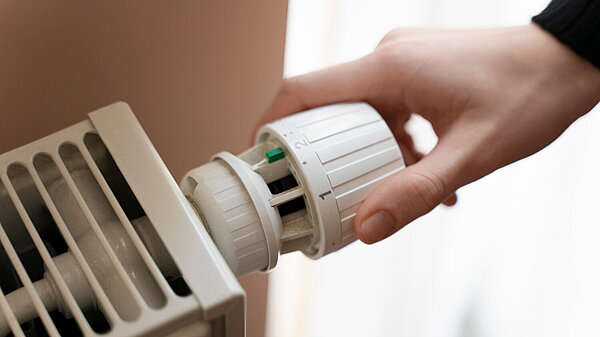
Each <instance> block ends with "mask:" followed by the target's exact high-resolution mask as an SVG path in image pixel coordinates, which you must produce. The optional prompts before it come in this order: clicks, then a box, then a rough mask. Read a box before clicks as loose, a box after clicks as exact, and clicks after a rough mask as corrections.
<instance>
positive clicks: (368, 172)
mask: <svg viewBox="0 0 600 337" xmlns="http://www.w3.org/2000/svg"><path fill="white" fill-rule="evenodd" d="M268 141H270V142H277V143H280V144H282V145H283V147H284V151H285V152H286V155H287V156H288V157H291V159H290V158H288V160H289V161H291V162H292V165H293V166H294V168H295V170H296V172H295V173H296V175H297V176H298V177H299V178H300V180H301V184H302V185H303V186H304V188H305V189H306V190H307V191H308V193H307V195H306V196H307V199H308V200H309V202H310V206H311V207H310V208H311V210H312V212H313V221H314V222H316V228H317V229H318V232H317V233H315V234H316V235H314V237H313V244H312V246H311V247H308V248H307V249H305V250H304V252H305V254H307V255H308V256H310V257H313V258H318V257H320V256H323V255H325V254H327V253H329V252H332V251H335V250H338V249H339V248H341V247H343V246H345V245H347V244H349V243H351V242H353V241H354V240H356V236H355V234H354V230H353V225H352V224H353V220H354V216H355V215H356V210H357V209H358V206H359V205H360V203H361V202H362V201H363V200H364V199H365V198H366V197H367V196H368V195H369V194H370V193H371V192H372V191H373V190H374V189H375V188H376V187H377V186H378V185H379V184H380V183H381V182H382V181H383V180H384V179H385V178H387V177H389V176H390V175H392V174H394V173H396V172H398V171H399V170H401V169H403V168H404V167H405V166H404V161H403V158H402V153H401V152H400V149H399V147H398V144H397V143H396V140H395V138H394V135H393V134H392V132H391V131H390V129H389V128H388V126H387V124H386V123H385V121H384V120H383V119H382V118H381V116H380V115H379V114H378V113H377V111H375V109H373V108H372V107H371V106H370V105H368V104H366V103H350V104H336V105H329V106H325V107H321V108H317V109H312V110H309V111H305V112H302V113H298V114H295V115H292V116H289V117H286V118H282V119H280V120H278V121H275V122H273V123H271V124H267V125H265V126H263V127H262V128H261V129H260V130H259V132H258V135H257V142H259V143H260V142H268Z"/></svg>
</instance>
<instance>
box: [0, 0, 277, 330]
mask: <svg viewBox="0 0 600 337" xmlns="http://www.w3.org/2000/svg"><path fill="white" fill-rule="evenodd" d="M286 9H287V2H286V1H283V0H256V1H235V0H219V1H216V0H214V1H209V0H204V1H173V2H166V1H164V2H157V1H140V0H136V1H123V2H112V1H96V2H79V1H59V2H50V1H46V2H22V1H18V0H14V1H7V0H4V1H1V2H0V153H2V152H5V151H7V150H10V149H12V148H15V147H17V146H20V145H22V144H26V143H28V142H30V141H33V140H35V139H38V138H40V137H42V136H44V135H47V134H49V133H51V132H53V131H57V130H60V129H62V128H64V127H66V126H68V125H71V124H73V123H75V122H78V121H80V120H82V119H84V118H85V114H86V113H87V112H89V111H91V110H94V109H97V108H99V107H102V106H104V105H107V104H110V103H112V102H115V101H119V100H122V101H126V102H128V103H129V104H130V105H131V107H132V109H133V111H134V112H135V114H136V115H137V116H138V118H139V120H140V122H141V123H142V126H143V127H144V128H145V130H146V132H147V133H148V135H149V136H150V138H151V139H152V141H153V143H154V145H155V146H156V148H157V149H158V152H159V153H160V154H161V156H162V158H163V159H164V161H165V162H166V164H167V166H168V167H169V169H170V170H171V172H172V173H173V175H174V176H175V178H176V179H179V178H180V177H181V176H182V175H183V174H184V173H185V171H186V170H188V169H190V168H193V167H194V166H197V165H199V164H201V163H203V162H205V161H206V160H207V159H208V158H209V157H210V155H211V154H213V153H215V152H217V151H220V150H229V151H232V152H234V153H236V152H239V151H241V150H243V149H244V148H245V147H247V146H248V145H249V144H248V141H249V139H250V136H251V135H250V133H251V129H252V126H253V124H254V123H255V122H256V120H257V119H258V115H259V114H260V113H261V111H262V110H263V109H264V108H265V107H266V105H267V104H268V102H269V101H270V99H271V98H272V96H273V94H274V92H275V90H276V88H277V86H278V84H279V81H280V79H281V75H282V68H283V46H284V36H285V19H286ZM242 283H243V284H244V286H245V287H246V289H247V290H248V293H249V296H248V308H249V315H248V335H249V336H262V335H263V334H264V317H265V316H264V312H265V298H266V277H264V276H251V277H247V278H245V279H244V280H243V282H242Z"/></svg>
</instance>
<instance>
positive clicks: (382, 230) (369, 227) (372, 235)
mask: <svg viewBox="0 0 600 337" xmlns="http://www.w3.org/2000/svg"><path fill="white" fill-rule="evenodd" d="M360 229H361V234H362V235H361V239H362V240H363V241H364V242H365V243H373V242H377V241H380V240H383V239H385V238H387V237H388V236H390V235H392V233H394V231H395V230H396V219H395V218H394V217H393V216H392V215H391V214H390V213H389V212H387V211H377V212H375V213H373V215H371V216H370V217H368V218H367V220H365V221H363V223H362V225H361V228H360Z"/></svg>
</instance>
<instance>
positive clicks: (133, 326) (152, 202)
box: [0, 103, 404, 337]
mask: <svg viewBox="0 0 600 337" xmlns="http://www.w3.org/2000/svg"><path fill="white" fill-rule="evenodd" d="M96 132H97V133H96ZM88 151H89V152H88ZM82 153H84V154H85V155H82ZM111 154H112V157H111ZM22 163H27V164H22ZM56 163H59V164H60V166H57V164H56ZM2 165H5V166H6V167H8V169H7V170H6V171H5V173H6V172H8V173H10V172H12V173H10V174H9V175H8V176H7V177H4V176H3V174H0V198H3V199H1V200H2V201H3V202H4V204H3V207H4V208H3V209H0V248H3V250H2V251H0V253H3V254H4V250H5V251H6V252H7V253H8V254H7V255H6V256H7V258H8V259H9V262H10V263H11V264H10V266H8V267H6V264H4V266H5V267H6V268H4V269H2V270H8V271H12V270H16V271H17V274H19V278H20V279H21V280H24V282H23V283H24V285H25V286H23V287H18V286H13V289H11V291H10V292H9V293H7V294H6V295H4V290H3V289H0V337H4V336H6V335H7V334H8V333H9V332H10V331H11V329H12V331H19V324H22V323H25V322H28V321H31V320H32V319H34V318H36V317H40V318H42V321H43V323H44V326H45V327H46V328H47V329H50V330H49V331H52V327H53V324H54V323H53V321H51V318H50V316H49V315H48V313H49V312H51V311H59V312H61V313H62V314H63V316H64V317H66V318H73V319H75V320H76V321H77V325H78V326H79V327H80V329H83V331H87V332H86V333H85V335H86V336H91V335H95V332H92V331H91V328H90V325H89V324H88V323H86V322H85V321H84V320H85V317H84V316H83V313H84V312H102V313H103V314H104V315H106V317H108V319H107V322H108V324H109V325H110V326H111V329H113V330H112V333H113V334H112V335H114V336H117V335H119V336H121V335H133V333H132V331H135V332H136V335H137V334H140V335H141V333H142V332H144V333H146V332H148V333H149V332H156V331H163V330H164V329H166V327H167V326H168V325H169V324H172V323H173V322H176V321H177V320H176V319H175V318H177V317H178V319H183V318H182V317H186V316H185V315H188V314H190V315H191V312H194V315H195V314H196V313H197V311H196V310H199V309H198V308H201V309H202V312H203V316H202V318H203V319H204V320H206V321H211V320H212V321H214V320H217V321H219V322H221V323H223V322H225V324H226V325H227V327H228V328H227V336H241V335H243V331H244V316H243V315H244V301H243V291H242V290H241V287H240V286H239V284H237V283H236V282H235V278H234V276H240V275H243V274H248V273H251V272H254V271H268V270H270V269H272V268H274V267H275V265H276V264H277V259H278V257H279V254H282V253H287V252H292V251H302V252H303V253H304V254H306V255H307V256H309V257H311V258H314V259H317V258H320V257H322V256H324V255H326V254H328V253H331V252H334V251H336V250H338V249H340V248H342V247H344V246H346V245H348V244H349V243H351V242H353V241H354V240H355V239H356V236H355V234H354V230H353V220H354V217H355V214H356V211H357V209H358V207H359V206H360V204H361V202H362V201H363V200H364V199H365V198H366V197H367V196H368V195H369V194H370V193H371V192H372V191H373V190H374V189H375V188H376V187H377V186H378V185H379V184H380V183H382V182H383V181H384V179H386V178H387V177H389V176H390V175H392V174H394V173H396V172H398V171H399V170H401V169H403V168H404V162H403V159H402V154H401V152H400V149H399V148H398V144H397V143H396V140H395V138H394V135H393V134H392V132H391V131H390V129H389V128H388V126H387V124H386V123H385V121H384V120H383V119H382V118H381V117H380V116H379V114H378V113H377V112H376V111H375V110H374V109H373V108H372V107H371V106H369V105H367V104H364V103H353V104H337V105H331V106H327V107H322V108H317V109H313V110H309V111H306V112H303V113H299V114H295V115H293V116H289V117H286V118H283V119H280V120H278V121H275V122H273V123H270V124H267V125H264V126H263V127H262V128H260V130H259V132H258V134H257V136H256V144H255V145H254V146H253V147H251V148H250V149H248V150H247V151H245V152H243V153H242V154H240V155H239V156H234V155H232V154H230V153H227V152H221V153H219V154H217V155H215V156H214V157H213V158H212V161H211V162H210V163H208V164H205V165H203V166H200V167H198V168H196V169H194V170H192V171H190V172H189V173H188V174H187V175H186V176H185V177H184V178H183V180H182V182H181V184H180V186H179V187H180V189H181V191H180V190H179V189H178V186H177V184H176V183H175V182H174V181H173V179H172V177H171V176H170V174H169V172H168V171H167V169H166V167H165V166H164V164H163V163H162V161H160V158H159V157H158V154H157V153H156V152H155V150H154V148H153V147H152V146H151V143H150V142H149V140H148V139H147V137H146V135H145V134H144V132H143V130H142V128H141V126H140V125H139V124H138V123H137V120H135V117H134V116H133V114H132V113H131V111H130V110H129V107H128V106H126V105H125V104H122V103H120V104H115V105H113V106H110V107H107V108H104V109H101V110H98V111H96V112H93V113H91V114H90V121H85V122H82V123H80V124H77V125H74V126H72V127H71V128H69V129H65V130H63V131H61V132H59V133H56V134H54V135H51V136H49V137H47V138H44V139H41V140H39V141H38V142H35V143H32V144H29V145H27V146H25V147H22V148H20V149H16V150H15V151H13V152H9V153H6V154H4V155H1V156H0V166H2ZM23 165H27V168H26V167H25V166H23ZM62 165H64V167H63V166H62ZM61 168H62V169H61ZM15 172H16V173H15ZM19 172H20V173H19ZM29 172H34V173H35V174H36V177H38V178H37V180H36V179H33V178H31V177H32V176H31V175H30V174H29ZM0 173H2V172H0ZM11 175H12V177H13V178H12V180H11V178H10V176H11ZM28 177H29V178H28ZM28 181H29V183H28ZM4 186H12V187H11V188H14V192H13V193H12V194H11V193H5V192H6V191H9V192H10V191H11V190H7V189H6V188H5V187H4ZM129 188H130V190H129ZM3 191H4V192H3ZM182 192H183V194H182ZM157 195H160V196H161V197H157ZM186 198H187V200H186ZM188 202H189V203H188ZM23 203H25V204H27V205H29V206H28V207H29V210H30V211H28V209H27V208H25V207H24V206H23ZM190 204H191V207H190ZM11 207H13V208H11ZM194 211H195V214H194ZM32 219H34V220H32ZM35 223H37V224H38V225H39V227H36V226H34V224H35ZM53 226H56V228H57V230H59V232H60V236H59V233H58V232H57V234H56V235H54V237H53V238H50V239H52V240H55V239H56V238H55V237H60V238H62V239H64V244H63V245H64V246H66V247H62V248H61V249H62V250H61V251H60V253H58V252H54V249H52V250H50V251H52V253H51V252H50V251H49V250H48V249H47V248H46V245H49V246H52V245H50V244H49V243H47V242H45V241H42V239H41V237H40V235H45V234H43V232H44V231H49V230H50V229H51V228H53ZM22 228H25V230H23V229H22ZM204 229H206V231H205V230H204ZM207 232H208V234H207ZM7 233H8V234H7ZM40 233H41V234H40ZM209 235H210V237H209ZM29 237H32V238H35V240H32V241H31V242H30V243H29V241H27V239H28V238H29ZM50 239H49V240H50ZM211 239H212V241H213V242H214V245H213V242H211ZM13 242H14V244H13ZM57 242H59V243H60V242H61V241H57ZM15 246H16V247H17V248H16V249H15V248H14V247H15ZM32 246H33V248H35V249H36V251H39V252H40V254H41V255H40V261H37V260H34V261H33V262H31V261H29V262H31V263H30V264H28V267H29V268H31V270H36V271H37V272H36V273H38V274H40V273H42V272H43V277H41V278H39V277H38V278H36V279H35V280H34V282H32V281H31V279H30V278H29V276H28V275H27V272H26V269H25V268H24V267H23V265H22V262H21V261H20V260H19V255H18V254H19V253H17V252H18V251H21V252H26V251H27V249H31V247H32ZM57 246H59V247H60V245H57ZM215 246H216V248H215ZM7 247H8V248H7ZM67 247H68V249H66V248H67ZM217 249H218V252H217ZM219 253H220V254H219ZM2 256H4V255H0V257H2ZM221 257H222V258H221ZM5 260H6V258H5ZM0 262H2V259H0ZM41 262H43V265H42V264H41ZM225 263H227V265H228V266H229V267H230V269H231V271H232V272H230V271H229V270H227V268H226V267H225ZM2 266H3V265H2V264H0V267H2ZM2 274H4V275H1V274H0V281H2V280H3V279H4V280H5V281H6V279H8V278H9V277H13V274H12V272H11V273H10V275H9V273H6V272H5V273H2ZM176 279H181V280H183V281H185V282H187V285H189V287H187V286H186V288H188V289H189V290H190V291H192V292H193V293H194V294H195V298H198V299H200V300H201V302H198V303H195V302H194V303H192V302H190V300H189V299H187V298H185V297H178V296H176V295H175V294H174V293H173V291H171V290H166V288H165V287H166V286H168V285H169V284H170V283H169V282H170V281H172V280H176ZM4 284H9V283H8V282H5V283H4ZM0 288H2V287H1V286H0ZM167 299H168V300H167ZM192 301H193V299H192ZM184 309H185V310H188V311H184ZM40 313H41V315H40ZM219 315H221V316H219ZM219 317H221V318H219ZM222 319H225V321H222ZM170 328H173V327H170ZM86 329H87V330H86ZM51 335H52V336H56V335H57V334H51Z"/></svg>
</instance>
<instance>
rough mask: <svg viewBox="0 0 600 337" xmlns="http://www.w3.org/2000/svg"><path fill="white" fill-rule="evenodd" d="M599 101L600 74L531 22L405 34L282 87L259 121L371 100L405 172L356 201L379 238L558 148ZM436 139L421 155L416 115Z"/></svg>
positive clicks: (359, 218) (362, 219)
mask: <svg viewBox="0 0 600 337" xmlns="http://www.w3.org/2000/svg"><path fill="white" fill-rule="evenodd" d="M599 100H600V70H598V69H597V68H595V67H594V66H593V65H592V64H590V63H588V62H587V61H585V60H583V59H582V58H580V57H579V56H578V55H576V54H575V53H574V52H572V51H571V50H570V49H569V48H568V47H567V46H565V45H563V44H561V43H560V42H559V41H558V40H556V39H555V38H554V37H553V36H551V35H550V34H548V33H547V32H545V31H544V30H542V29H541V28H540V27H538V26H537V25H535V24H529V25H527V26H522V27H514V28H503V29H489V30H426V29H397V30H394V31H391V32H390V33H388V34H387V35H386V36H385V37H384V38H383V40H382V41H381V42H380V44H379V45H378V46H377V48H376V49H375V51H373V52H372V53H371V54H369V55H367V56H366V57H363V58H361V59H359V60H356V61H353V62H349V63H346V64H342V65H338V66H334V67H331V68H327V69H323V70H319V71H316V72H313V73H309V74H306V75H301V76H298V77H294V78H289V79H286V80H284V82H283V85H282V86H281V89H280V90H279V93H278V94H277V97H276V98H275V100H274V102H273V104H272V105H271V106H270V107H269V109H268V110H267V112H266V113H265V115H264V117H263V119H262V121H261V123H260V124H263V123H265V122H268V121H271V120H274V119H277V118H281V117H283V116H285V115H289V114H292V113H295V112H299V111H302V110H306V109H310V108H314V107H317V106H321V105H326V104H331V103H337V102H344V101H365V102H367V103H369V104H371V105H372V106H373V107H374V108H375V109H377V111H379V113H380V114H381V115H382V117H383V118H384V119H385V120H386V122H387V123H388V125H389V126H390V128H391V130H392V131H393V132H394V135H395V136H396V140H397V141H398V145H399V146H400V148H401V150H402V153H403V155H404V158H405V161H406V163H407V165H409V166H407V168H406V169H404V170H402V171H400V172H398V173H397V174H395V175H394V176H392V177H390V178H388V179H387V180H386V182H385V183H383V184H381V185H380V186H379V187H378V188H377V189H376V190H375V191H374V192H373V193H372V194H371V195H370V196H369V197H368V198H367V199H366V200H365V201H364V202H363V203H362V205H361V206H360V208H359V209H358V211H357V214H356V217H355V220H354V228H355V231H356V233H357V235H358V237H359V238H360V239H361V240H362V241H363V242H366V243H373V242H377V241H380V240H382V239H384V238H386V237H388V236H389V235H391V234H392V233H394V232H396V231H397V230H399V229H401V228H402V227H404V226H405V225H406V224H408V223H409V222H411V221H413V220H415V219H416V218H418V217H420V216H422V215H424V214H426V213H428V212H429V211H431V210H432V209H433V208H435V207H436V206H437V205H439V204H440V203H442V202H444V203H446V204H448V205H452V204H453V203H455V202H456V196H455V194H454V193H455V191H456V190H457V189H458V188H460V187H461V186H464V185H466V184H468V183H470V182H473V181H475V180H477V179H479V178H481V177H483V176H485V175H487V174H489V173H491V172H493V171H494V170H496V169H498V168H500V167H503V166H505V165H508V164H510V163H512V162H515V161H517V160H519V159H522V158H524V157H527V156H529V155H531V154H533V153H535V152H537V151H539V150H540V149H542V148H544V147H545V146H547V145H548V144H550V143H551V142H552V141H553V140H554V139H556V138H557V137H558V136H559V135H560V134H561V133H562V132H563V131H564V130H565V129H566V128H567V127H568V126H569V125H570V124H571V123H573V122H574V121H575V120H576V119H577V118H579V117H580V116H582V115H584V114H585V113H587V112H588V111H589V110H591V109H592V108H593V107H594V105H595V104H596V103H597V102H598V101H599ZM411 113H416V114H419V115H421V116H423V117H424V118H425V119H427V120H428V121H429V122H430V123H431V125H432V127H433V129H434V131H435V133H436V134H437V136H438V137H439V140H438V143H437V145H436V146H435V148H434V149H433V150H432V151H431V152H430V153H429V154H427V155H423V154H421V153H419V152H418V151H416V149H415V147H414V145H413V140H412V136H411V135H410V134H408V133H407V132H406V131H405V124H406V122H407V121H408V119H409V117H410V114H411Z"/></svg>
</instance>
